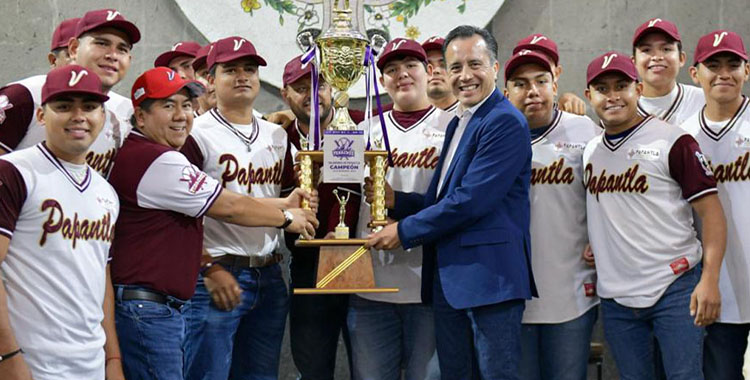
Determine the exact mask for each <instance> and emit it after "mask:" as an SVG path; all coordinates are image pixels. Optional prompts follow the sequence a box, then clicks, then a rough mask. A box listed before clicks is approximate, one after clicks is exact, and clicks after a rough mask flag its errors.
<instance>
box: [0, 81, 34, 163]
mask: <svg viewBox="0 0 750 380" xmlns="http://www.w3.org/2000/svg"><path fill="white" fill-rule="evenodd" d="M35 110H36V106H35V105H34V98H33V97H32V96H31V92H29V89H27V88H26V87H24V86H23V85H20V84H11V85H9V86H5V87H3V88H0V148H2V149H3V150H5V151H6V152H11V151H13V149H15V148H16V147H17V146H18V144H19V143H20V142H21V140H23V138H24V136H26V132H27V131H28V130H29V125H30V124H31V121H32V120H33V119H34V111H35Z"/></svg>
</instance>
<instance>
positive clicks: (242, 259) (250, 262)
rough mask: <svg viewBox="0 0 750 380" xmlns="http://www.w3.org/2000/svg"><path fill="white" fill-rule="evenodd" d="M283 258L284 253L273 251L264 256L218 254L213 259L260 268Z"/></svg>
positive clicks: (238, 265) (224, 263) (234, 264)
mask: <svg viewBox="0 0 750 380" xmlns="http://www.w3.org/2000/svg"><path fill="white" fill-rule="evenodd" d="M283 259H284V255H282V254H280V253H273V254H270V255H264V256H237V255H224V256H219V257H218V258H217V259H216V260H214V263H217V264H221V265H225V266H232V267H236V268H262V267H267V266H269V265H273V264H276V263H278V262H280V261H281V260H283Z"/></svg>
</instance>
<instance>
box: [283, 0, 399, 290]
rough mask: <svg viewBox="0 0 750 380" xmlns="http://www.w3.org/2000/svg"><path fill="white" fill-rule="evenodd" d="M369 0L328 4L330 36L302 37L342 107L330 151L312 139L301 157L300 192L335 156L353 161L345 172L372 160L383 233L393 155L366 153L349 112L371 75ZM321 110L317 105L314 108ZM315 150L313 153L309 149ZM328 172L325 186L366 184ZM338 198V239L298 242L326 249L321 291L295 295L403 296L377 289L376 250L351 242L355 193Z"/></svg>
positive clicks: (375, 216)
mask: <svg viewBox="0 0 750 380" xmlns="http://www.w3.org/2000/svg"><path fill="white" fill-rule="evenodd" d="M363 1H364V0H324V2H323V4H324V7H323V8H324V13H325V14H324V17H325V18H324V31H323V32H322V33H320V35H319V36H318V37H317V38H315V39H314V40H313V34H312V33H310V32H309V31H306V32H303V33H301V34H300V35H299V36H298V38H297V42H298V44H299V45H300V46H302V47H312V45H313V44H315V45H316V46H317V49H318V51H319V52H320V64H319V70H320V74H321V75H322V76H323V78H324V79H325V80H326V82H328V83H329V84H330V85H331V86H332V87H333V88H334V89H335V95H334V98H335V107H336V112H335V117H334V119H333V121H331V124H330V125H329V127H328V129H327V131H326V135H327V136H328V138H329V139H328V140H326V141H328V143H327V145H326V146H325V152H324V151H320V150H317V148H318V146H317V140H315V144H311V142H310V138H308V141H307V144H306V145H307V147H303V150H301V151H299V152H298V153H297V160H298V162H299V163H300V188H302V189H303V190H306V191H308V192H309V191H312V190H313V187H314V185H313V183H314V180H313V163H315V162H322V163H323V164H324V169H325V170H328V169H329V166H328V165H329V164H328V163H329V162H330V161H329V159H330V157H331V155H333V156H336V157H344V158H345V159H347V160H349V159H350V158H351V161H347V162H346V163H345V165H343V164H342V165H339V166H343V167H346V166H347V165H348V166H357V164H358V163H360V162H361V163H362V168H364V162H365V161H366V162H367V164H368V166H369V168H370V169H369V170H370V177H371V178H372V179H373V185H374V192H375V196H374V200H373V202H372V204H371V215H370V216H371V221H370V223H369V226H370V227H371V228H373V229H377V228H382V226H384V225H386V224H387V221H386V212H385V170H386V161H387V157H388V152H387V151H385V150H369V151H364V146H363V145H362V143H360V144H359V145H358V144H356V143H355V142H356V141H357V140H356V139H355V138H354V137H353V135H356V134H359V135H360V140H359V141H361V135H362V131H358V130H357V125H356V124H355V123H354V121H352V119H351V117H349V112H348V109H347V106H348V99H349V97H348V95H347V90H348V89H349V88H350V87H351V86H352V85H353V84H354V83H356V82H357V80H358V79H359V78H360V77H361V76H362V74H363V73H364V72H365V69H366V67H365V66H364V62H365V56H366V54H367V51H368V50H367V49H368V46H369V45H370V43H369V41H368V39H367V37H365V35H364V33H362V31H361V27H363V23H362V20H363V12H364V8H363V5H364V3H363ZM329 11H330V14H331V18H330V22H327V20H328V19H327V16H328V14H329ZM329 24H330V25H329ZM326 27H327V29H325V28H326ZM377 37H378V38H379V40H377V43H378V44H382V42H383V41H382V40H383V38H382V37H381V36H377ZM373 41H376V39H373ZM314 91H317V86H315V85H313V92H314ZM315 106H317V104H314V105H313V107H315ZM311 108H312V107H311ZM311 133H312V131H311ZM315 133H316V135H315V139H317V136H318V135H317V130H316V132H315ZM334 136H335V137H334ZM334 143H335V147H334V146H333V145H334ZM311 145H312V146H313V150H307V149H309V147H310V146H311ZM358 146H359V148H358ZM328 173H329V172H324V173H323V180H324V182H329V181H330V182H362V177H363V174H362V172H361V171H359V172H358V173H359V174H358V176H357V175H354V176H353V177H351V178H353V180H350V181H343V180H338V181H336V180H331V179H330V178H328ZM334 195H335V196H336V198H337V199H338V201H339V224H338V226H336V230H335V233H334V236H335V238H334V239H309V240H305V239H300V240H298V241H297V242H296V245H297V246H300V247H320V259H319V261H318V272H317V274H318V281H317V283H316V287H315V288H312V289H300V288H297V289H295V290H294V292H295V294H321V293H323V294H326V293H334V294H336V293H367V292H397V291H398V289H395V288H375V282H374V275H373V270H372V259H371V257H370V251H369V249H365V248H364V246H363V244H364V243H365V242H366V239H350V238H349V227H348V226H346V224H345V221H344V216H345V214H346V208H345V207H346V203H347V202H348V200H349V193H347V195H346V196H342V197H339V195H338V191H334ZM302 207H303V208H308V207H309V205H308V204H307V202H303V204H302ZM352 227H354V226H352ZM360 258H361V259H360Z"/></svg>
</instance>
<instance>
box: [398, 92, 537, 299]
mask: <svg viewBox="0 0 750 380" xmlns="http://www.w3.org/2000/svg"><path fill="white" fill-rule="evenodd" d="M457 124H458V118H457V117H456V118H453V120H452V121H451V123H450V125H449V126H448V132H447V135H446V136H445V142H444V143H443V150H442V152H443V154H442V155H441V157H440V161H439V162H438V165H437V168H436V169H435V176H434V177H433V178H432V182H431V183H430V187H429V189H428V190H427V193H425V194H424V195H420V194H415V193H397V194H396V202H395V205H396V207H395V209H394V210H391V211H392V217H394V218H395V219H401V220H400V222H399V225H398V234H399V238H400V239H401V244H402V245H403V246H404V248H411V247H414V246H418V245H423V246H424V249H423V252H424V260H423V264H422V299H423V301H425V302H429V301H430V300H431V299H432V281H433V277H434V275H433V273H434V268H435V260H437V268H438V271H439V273H440V281H441V285H442V287H443V292H444V294H445V297H446V300H447V301H448V303H449V304H450V305H451V306H452V307H454V308H456V309H464V308H469V307H476V306H482V305H490V304H494V303H499V302H503V301H507V300H512V299H529V298H531V297H532V296H536V286H535V285H534V278H533V275H532V273H531V252H530V251H531V243H530V242H531V239H530V236H529V179H530V176H531V142H530V138H529V128H528V124H527V123H526V118H525V117H524V116H523V114H521V113H520V112H519V111H518V110H517V109H516V108H515V107H514V106H513V105H512V104H511V103H510V102H509V101H508V100H507V99H506V98H505V97H504V96H502V95H501V94H500V92H499V91H498V90H497V89H495V90H494V92H493V93H492V94H491V95H490V97H489V98H488V99H487V101H485V102H484V104H482V106H481V107H479V109H477V111H476V112H475V113H474V115H473V116H472V118H471V120H470V121H469V124H468V125H467V126H466V129H465V131H464V134H463V138H462V139H461V142H460V144H459V145H458V147H457V149H456V153H455V154H454V156H453V160H452V162H451V163H450V166H449V167H448V172H447V173H446V178H445V180H444V183H443V188H442V189H441V191H440V192H439V193H438V189H437V185H438V181H439V179H440V173H441V170H442V167H443V165H444V164H445V163H444V160H445V152H447V151H448V146H449V144H450V141H451V139H452V138H453V134H454V132H455V129H456V126H457ZM411 214H413V215H411ZM407 215H409V216H407Z"/></svg>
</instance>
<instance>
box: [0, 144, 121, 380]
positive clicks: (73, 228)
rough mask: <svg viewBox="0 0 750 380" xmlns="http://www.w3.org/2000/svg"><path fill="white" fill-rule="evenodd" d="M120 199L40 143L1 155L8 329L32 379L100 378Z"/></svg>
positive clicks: (1, 223)
mask: <svg viewBox="0 0 750 380" xmlns="http://www.w3.org/2000/svg"><path fill="white" fill-rule="evenodd" d="M118 213H119V202H118V199H117V195H116V194H115V192H114V190H113V189H112V187H111V186H110V185H109V184H108V183H107V181H106V180H104V178H102V177H101V176H100V175H99V174H97V173H96V172H95V171H93V170H91V169H90V168H89V167H88V166H87V165H75V164H72V163H68V162H64V161H61V160H59V159H58V158H57V157H55V155H54V154H53V153H52V152H51V151H50V150H49V149H48V148H47V147H46V145H45V144H44V143H40V144H37V145H35V146H32V147H29V148H27V149H21V150H17V151H15V152H12V153H9V154H7V155H4V156H2V157H0V234H2V235H5V236H7V237H8V238H10V246H9V247H8V255H7V256H6V258H5V260H4V261H3V263H2V275H3V282H4V284H5V289H6V291H7V301H8V315H9V317H10V325H11V327H12V328H13V333H14V334H15V336H16V339H17V341H18V345H19V346H20V347H21V348H23V350H24V351H25V354H24V360H25V361H26V362H27V363H28V364H29V367H30V368H31V374H32V376H33V377H34V379H37V380H45V379H71V380H73V379H75V380H77V379H103V378H104V342H105V340H106V339H105V334H104V330H103V329H102V326H101V323H102V320H103V318H104V314H103V311H102V305H103V302H104V291H105V286H106V266H107V260H108V257H109V249H110V245H111V243H112V238H113V236H114V226H115V221H116V220H117V216H118Z"/></svg>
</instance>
